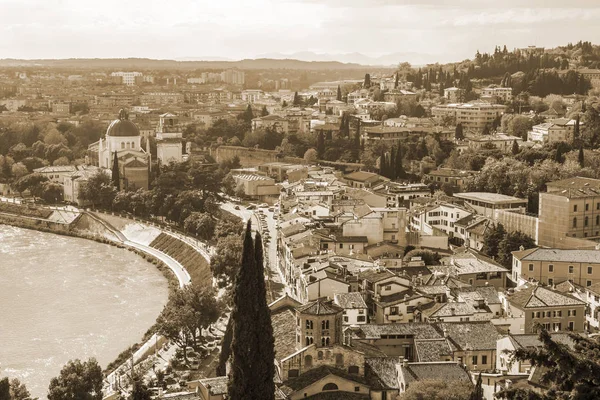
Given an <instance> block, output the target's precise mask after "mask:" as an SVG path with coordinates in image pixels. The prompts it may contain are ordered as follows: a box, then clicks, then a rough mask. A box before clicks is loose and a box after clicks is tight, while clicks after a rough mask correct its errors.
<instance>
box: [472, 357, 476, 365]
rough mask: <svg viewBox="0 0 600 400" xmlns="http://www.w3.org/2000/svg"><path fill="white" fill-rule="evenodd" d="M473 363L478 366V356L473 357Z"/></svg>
mask: <svg viewBox="0 0 600 400" xmlns="http://www.w3.org/2000/svg"><path fill="white" fill-rule="evenodd" d="M472 363H473V365H477V356H473V357H472Z"/></svg>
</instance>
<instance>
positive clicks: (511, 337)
mask: <svg viewBox="0 0 600 400" xmlns="http://www.w3.org/2000/svg"><path fill="white" fill-rule="evenodd" d="M550 335H551V337H552V340H553V341H555V342H557V343H561V344H566V345H567V346H569V347H571V348H573V346H574V344H575V342H573V340H572V339H571V338H570V337H569V335H568V334H566V333H551V334H550ZM541 347H542V342H541V341H540V339H539V335H538V334H508V335H507V336H504V337H502V338H500V339H498V341H497V344H496V368H497V369H498V370H499V371H500V372H502V373H504V374H507V375H519V374H526V375H529V374H530V373H531V363H530V362H529V361H528V360H523V361H521V360H517V359H514V358H513V357H512V356H511V353H512V352H513V351H515V350H519V349H527V350H531V349H537V348H541Z"/></svg>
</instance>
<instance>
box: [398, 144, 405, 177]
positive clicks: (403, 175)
mask: <svg viewBox="0 0 600 400" xmlns="http://www.w3.org/2000/svg"><path fill="white" fill-rule="evenodd" d="M402 157H403V155H402V145H401V144H398V150H397V152H396V178H398V179H404V178H406V171H404V167H403V166H402Z"/></svg>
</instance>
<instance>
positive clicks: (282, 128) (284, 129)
mask: <svg viewBox="0 0 600 400" xmlns="http://www.w3.org/2000/svg"><path fill="white" fill-rule="evenodd" d="M257 129H274V130H276V131H277V132H279V133H288V132H289V123H288V120H287V119H285V118H282V117H280V116H278V115H274V114H272V115H267V116H266V117H258V118H254V119H253V120H252V130H253V131H255V130H257Z"/></svg>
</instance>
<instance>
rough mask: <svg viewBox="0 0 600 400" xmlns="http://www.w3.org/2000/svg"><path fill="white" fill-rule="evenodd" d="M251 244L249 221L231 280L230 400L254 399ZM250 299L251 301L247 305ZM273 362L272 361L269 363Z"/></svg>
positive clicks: (255, 328)
mask: <svg viewBox="0 0 600 400" xmlns="http://www.w3.org/2000/svg"><path fill="white" fill-rule="evenodd" d="M256 271H257V268H256V258H255V254H254V241H253V240H252V225H251V220H250V219H249V220H248V224H247V225H246V233H245V235H244V250H243V253H242V266H241V268H240V269H239V271H238V274H237V276H236V278H235V283H234V287H233V309H232V311H231V316H230V318H231V320H232V321H233V322H232V324H233V337H232V342H231V371H230V376H229V383H228V385H227V397H228V398H230V399H232V400H243V399H248V400H250V399H256V398H258V397H255V396H254V387H255V385H256V382H254V380H253V378H254V377H255V376H256V372H255V371H253V368H255V367H256V366H257V364H258V360H257V356H258V349H257V344H258V336H259V335H260V334H261V332H260V331H259V330H258V325H257V320H256V317H257V307H256V305H255V304H254V302H255V301H257V297H256V296H257V292H258V282H257V276H258V275H257V273H256ZM249 299H253V301H249ZM271 362H273V360H271Z"/></svg>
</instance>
